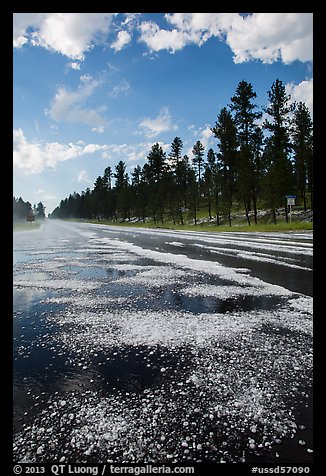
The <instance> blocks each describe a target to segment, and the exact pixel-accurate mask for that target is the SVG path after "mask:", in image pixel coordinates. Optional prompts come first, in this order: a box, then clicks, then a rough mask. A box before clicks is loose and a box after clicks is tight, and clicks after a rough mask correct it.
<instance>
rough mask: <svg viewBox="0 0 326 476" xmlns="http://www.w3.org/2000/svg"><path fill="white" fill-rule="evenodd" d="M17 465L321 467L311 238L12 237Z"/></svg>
mask: <svg viewBox="0 0 326 476" xmlns="http://www.w3.org/2000/svg"><path fill="white" fill-rule="evenodd" d="M14 427H15V434H14V455H15V458H16V460H17V461H25V462H52V461H60V460H62V461H65V462H92V461H93V462H106V461H111V462H116V463H119V462H156V463H164V462H175V463H181V464H185V463H191V462H214V463H215V462H217V463H219V462H224V461H225V462H235V463H242V462H256V461H257V462H261V463H263V462H286V463H297V464H300V463H305V462H307V463H309V462H311V461H312V457H313V451H312V447H313V446H312V233H310V232H303V233H259V234H249V233H219V234H215V233H200V232H172V231H167V230H155V231H153V230H145V229H136V228H132V229H130V228H129V229H128V228H123V227H119V228H118V227H105V226H101V225H89V224H80V223H78V224H77V223H67V222H59V221H53V222H51V221H49V222H47V223H45V224H44V225H43V226H42V227H41V229H40V230H38V231H32V232H19V233H15V235H14Z"/></svg>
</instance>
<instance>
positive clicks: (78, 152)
mask: <svg viewBox="0 0 326 476" xmlns="http://www.w3.org/2000/svg"><path fill="white" fill-rule="evenodd" d="M107 149H108V146H107V145H99V144H86V145H84V144H83V145H80V144H73V143H69V144H60V143H58V142H46V143H43V142H41V141H37V140H33V141H28V140H27V139H26V137H25V134H24V131H23V130H22V129H14V132H13V163H14V167H17V168H18V169H20V170H22V171H24V172H25V173H26V174H37V173H40V172H42V171H43V170H45V169H46V168H55V167H56V165H57V164H58V163H60V162H64V161H67V160H72V159H75V158H77V157H80V156H82V155H85V154H93V153H95V152H101V153H104V152H105V151H106V150H107Z"/></svg>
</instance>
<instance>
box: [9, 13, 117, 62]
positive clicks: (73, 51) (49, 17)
mask: <svg viewBox="0 0 326 476" xmlns="http://www.w3.org/2000/svg"><path fill="white" fill-rule="evenodd" d="M112 17H113V14H112V13H14V16H13V25H14V27H13V45H14V47H15V48H20V47H22V46H23V45H24V44H26V43H30V44H31V45H34V46H41V47H43V48H46V49H48V50H50V51H56V52H58V53H61V54H62V55H65V56H67V57H68V58H70V59H72V60H74V61H76V60H78V61H82V60H83V59H84V57H85V53H86V52H87V51H89V50H90V49H92V48H93V47H94V45H98V44H101V43H103V42H104V40H105V39H106V36H107V34H108V32H109V29H110V24H111V21H112Z"/></svg>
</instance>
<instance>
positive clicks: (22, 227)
mask: <svg viewBox="0 0 326 476" xmlns="http://www.w3.org/2000/svg"><path fill="white" fill-rule="evenodd" d="M40 226H41V223H34V222H31V223H14V224H13V232H14V233H15V232H16V231H32V230H37V229H38V228H40Z"/></svg>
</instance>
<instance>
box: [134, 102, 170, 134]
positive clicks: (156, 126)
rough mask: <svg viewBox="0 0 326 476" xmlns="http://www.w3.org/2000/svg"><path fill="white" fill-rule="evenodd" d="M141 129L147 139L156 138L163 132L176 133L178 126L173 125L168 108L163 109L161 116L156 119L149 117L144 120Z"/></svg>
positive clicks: (140, 125)
mask: <svg viewBox="0 0 326 476" xmlns="http://www.w3.org/2000/svg"><path fill="white" fill-rule="evenodd" d="M139 127H140V128H141V129H142V130H143V132H144V134H145V136H146V137H150V138H152V137H156V136H158V135H159V134H160V133H162V132H166V131H175V130H176V129H177V126H176V125H174V124H172V118H171V115H170V112H169V108H168V107H167V106H164V107H162V109H161V110H160V112H159V115H158V116H157V117H156V118H155V119H151V118H149V117H147V118H145V119H143V120H142V121H141V122H140V124H139Z"/></svg>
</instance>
